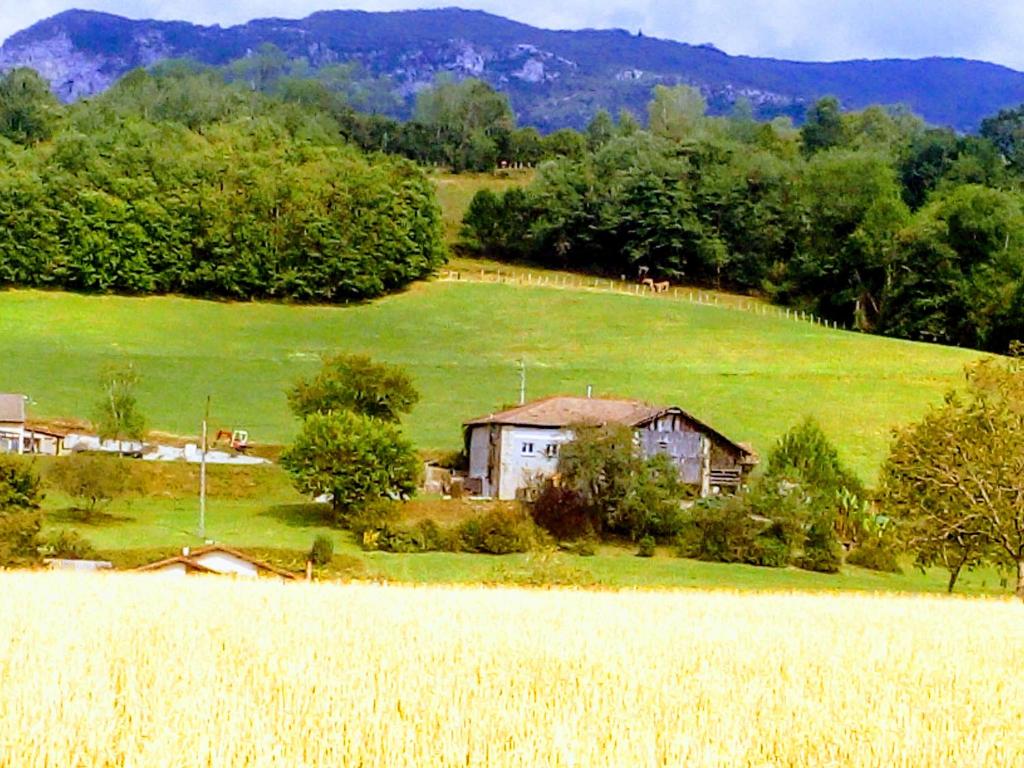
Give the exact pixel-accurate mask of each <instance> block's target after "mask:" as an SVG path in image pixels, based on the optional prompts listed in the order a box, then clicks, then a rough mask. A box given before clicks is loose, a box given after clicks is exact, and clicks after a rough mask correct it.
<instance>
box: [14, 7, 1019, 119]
mask: <svg viewBox="0 0 1024 768" xmlns="http://www.w3.org/2000/svg"><path fill="white" fill-rule="evenodd" d="M282 7H284V6H282ZM509 13H513V14H514V13H516V9H515V8H514V7H513V6H509ZM908 30H909V27H908ZM905 31H906V30H905ZM691 42H694V43H702V42H703V41H700V40H694V41H691ZM712 42H714V41H712ZM266 44H270V45H272V46H274V47H276V48H277V49H278V50H280V51H281V52H282V54H283V56H284V58H285V59H287V60H291V61H296V62H299V61H301V62H302V63H303V66H304V67H305V68H306V70H307V71H310V72H314V73H320V72H323V71H325V70H326V71H327V72H330V71H331V70H334V71H335V73H336V71H337V69H338V68H339V65H341V67H342V68H343V69H347V70H348V72H347V75H346V77H347V78H349V79H350V80H351V81H352V83H353V84H354V90H357V91H360V92H362V94H363V95H362V96H361V98H364V102H363V103H364V104H372V105H373V108H374V110H376V111H381V112H385V113H387V114H390V115H392V116H397V117H408V115H409V114H410V112H411V108H412V106H413V102H414V101H415V96H416V94H417V93H418V92H419V91H420V90H422V89H423V88H425V87H428V86H429V85H430V84H431V83H432V82H433V81H434V79H435V78H436V76H437V75H439V74H447V75H451V76H452V77H453V78H455V79H457V80H461V79H463V78H466V77H475V78H477V79H480V80H483V81H484V82H486V83H488V84H489V85H491V86H492V87H494V88H496V89H498V90H500V91H501V92H502V93H505V94H506V95H508V97H509V99H510V101H511V104H512V107H513V109H514V110H515V113H516V115H517V117H518V119H519V121H520V122H521V123H522V124H523V125H529V126H533V127H536V128H538V129H540V130H541V131H543V132H545V133H548V132H551V131H554V130H558V129H560V128H567V127H569V128H577V129H579V128H582V127H583V126H584V125H586V123H587V121H589V120H590V119H591V118H592V117H593V116H594V115H595V114H596V113H597V112H598V111H600V110H601V109H606V110H608V111H610V112H612V113H616V112H618V111H619V110H620V109H629V110H631V111H633V112H634V113H637V114H639V113H641V112H643V108H644V104H645V102H646V101H647V99H648V97H649V94H650V92H651V89H652V88H653V87H654V86H656V85H667V86H673V85H679V84H687V85H693V86H696V87H697V88H699V89H700V90H701V92H702V93H703V94H704V95H705V97H706V98H707V99H708V102H709V105H710V109H711V111H712V112H713V113H714V114H727V113H728V112H729V111H730V110H731V109H732V108H733V106H734V105H735V103H736V102H737V101H738V100H740V99H746V100H747V101H749V102H750V103H751V104H752V105H753V107H754V110H755V114H757V115H758V117H760V118H763V119H770V118H772V117H775V116H778V115H786V116H789V117H792V118H794V119H795V120H797V121H798V122H799V121H800V120H801V119H802V118H803V115H804V113H805V111H806V109H807V108H808V107H810V106H811V105H812V104H813V103H814V102H815V101H816V100H817V99H819V98H821V97H823V96H826V95H829V94H832V95H835V96H837V97H838V98H839V99H841V100H842V101H843V103H844V104H846V105H847V106H849V107H851V108H854V109H862V108H864V107H867V106H869V105H871V104H906V105H908V107H909V108H910V109H912V110H914V111H915V112H916V113H918V114H920V115H922V116H923V117H924V118H925V119H926V120H928V121H929V122H931V123H934V124H937V125H944V126H951V127H953V128H955V129H957V130H959V131H975V130H977V128H978V125H979V123H980V122H981V119H982V118H983V117H984V116H985V115H989V114H992V113H993V112H996V111H997V110H999V109H1001V108H1004V107H1007V106H1010V105H1013V104H1017V103H1019V102H1020V101H1024V74H1022V73H1020V72H1015V71H1014V70H1011V69H1008V68H1006V67H1002V66H997V65H995V64H988V63H984V62H979V61H965V60H963V59H952V58H945V59H943V58H929V59H922V60H918V61H908V60H885V61H844V62H832V63H815V62H794V61H779V60H776V59H766V58H754V57H749V56H730V55H728V54H727V53H725V52H723V51H720V50H718V49H716V48H714V47H713V46H712V45H691V44H687V43H682V42H676V41H674V40H659V39H657V38H653V37H648V36H646V35H643V34H642V33H640V31H639V30H636V29H632V30H628V31H627V30H623V29H608V30H593V29H588V30H564V31H553V30H546V29H538V28H536V27H531V26H529V25H526V24H520V23H518V22H515V21H512V20H510V19H506V18H501V17H500V16H495V15H492V14H487V13H483V12H480V11H467V10H461V9H459V8H440V9H434V10H417V11H397V12H391V13H365V12H362V11H325V12H321V13H315V14H313V15H312V16H309V17H308V18H305V19H282V18H273V19H257V20H255V21H251V22H249V23H247V24H240V25H238V26H232V27H226V28H222V27H219V26H212V27H205V26H199V25H196V24H189V23H187V22H185V21H176V22H165V21H152V20H134V19H127V18H124V17H121V16H114V15H111V14H106V13H96V12H93V11H67V12H65V13H61V14H59V15H57V16H54V17H53V18H50V19H46V20H44V21H40V22H39V23H37V24H34V25H33V26H32V27H30V28H28V29H25V30H23V31H21V32H18V33H17V34H15V35H13V36H12V37H11V38H10V39H9V40H7V41H6V42H4V44H3V46H2V47H0V71H3V70H5V69H9V68H16V67H21V66H28V67H33V68H35V69H37V70H38V71H40V72H41V73H43V75H44V76H45V77H46V79H47V80H48V81H50V83H51V84H52V86H53V88H54V89H55V91H56V92H57V93H59V94H60V96H61V98H62V99H64V100H67V101H71V100H75V99H79V98H83V97H89V96H93V95H95V94H97V93H100V92H102V91H103V90H105V89H106V88H108V87H110V86H111V85H112V84H113V83H115V82H116V81H117V80H118V79H119V78H120V77H122V76H123V75H125V74H126V73H127V72H129V71H130V70H132V69H134V68H137V67H150V66H153V65H154V64H156V63H158V62H160V61H162V60H166V59H172V58H179V59H191V60H194V61H197V62H202V63H204V64H207V65H212V66H218V67H219V66H224V65H227V64H229V63H230V62H232V61H237V60H239V59H243V58H246V57H253V58H255V55H256V54H257V52H258V51H259V50H260V48H261V47H262V46H264V45H266Z"/></svg>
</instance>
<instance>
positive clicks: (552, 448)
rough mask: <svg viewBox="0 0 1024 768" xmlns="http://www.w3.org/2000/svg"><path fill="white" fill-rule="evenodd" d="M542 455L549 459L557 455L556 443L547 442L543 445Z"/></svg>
mask: <svg viewBox="0 0 1024 768" xmlns="http://www.w3.org/2000/svg"><path fill="white" fill-rule="evenodd" d="M544 455H545V456H547V457H548V458H549V459H554V458H556V457H557V456H558V443H548V444H547V445H546V446H545V447H544Z"/></svg>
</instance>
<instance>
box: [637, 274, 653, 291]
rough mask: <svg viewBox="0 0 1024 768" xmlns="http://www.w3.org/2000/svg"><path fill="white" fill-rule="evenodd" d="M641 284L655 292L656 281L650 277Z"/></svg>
mask: <svg viewBox="0 0 1024 768" xmlns="http://www.w3.org/2000/svg"><path fill="white" fill-rule="evenodd" d="M640 284H641V285H642V286H643V287H644V288H650V289H651V290H652V291H653V290H654V281H653V280H652V279H651V278H649V277H645V278H644V279H643V280H641V281H640Z"/></svg>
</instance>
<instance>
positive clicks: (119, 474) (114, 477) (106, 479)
mask: <svg viewBox="0 0 1024 768" xmlns="http://www.w3.org/2000/svg"><path fill="white" fill-rule="evenodd" d="M48 479H49V480H50V482H52V483H53V485H54V486H56V487H57V488H58V489H59V490H60V491H62V492H63V493H65V494H67V495H68V496H70V497H71V499H72V500H73V502H74V509H75V510H76V511H77V512H79V513H80V517H82V518H83V519H86V520H88V519H91V518H92V517H94V516H95V515H96V514H97V513H98V512H99V511H100V510H101V509H103V507H105V506H106V505H107V504H109V503H110V502H111V501H113V500H114V499H115V498H117V497H118V496H120V495H122V494H123V493H124V492H125V490H126V489H127V487H128V479H129V471H128V467H127V466H126V464H125V461H124V460H123V459H122V458H121V457H119V456H103V455H99V454H95V453H76V454H72V455H71V456H68V457H66V458H62V459H60V460H59V461H57V462H55V463H54V465H53V467H52V468H51V469H50V472H49V475H48Z"/></svg>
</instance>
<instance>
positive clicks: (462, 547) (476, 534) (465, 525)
mask: <svg viewBox="0 0 1024 768" xmlns="http://www.w3.org/2000/svg"><path fill="white" fill-rule="evenodd" d="M356 532H357V534H358V535H359V536H360V538H361V540H362V544H363V547H364V548H365V549H367V550H373V551H380V552H475V553H479V554H487V555H508V554H512V553H515V552H530V551H532V550H535V549H537V548H539V547H540V546H542V545H543V544H545V543H546V542H547V538H546V536H545V535H544V533H543V531H541V530H540V529H539V528H538V527H537V526H536V525H535V524H534V523H533V521H532V520H531V519H530V516H529V515H528V514H526V513H525V512H523V511H521V510H519V509H518V508H516V507H506V506H496V507H495V508H494V509H491V510H488V511H486V512H483V513H481V514H479V515H476V516H474V517H471V518H468V519H466V520H463V521H462V522H461V523H459V524H457V525H454V526H450V527H444V526H441V525H438V524H437V523H436V522H434V521H433V520H422V521H420V522H418V523H414V524H401V523H397V522H394V521H391V520H389V521H385V522H383V523H379V524H378V525H376V526H371V527H365V528H362V530H356Z"/></svg>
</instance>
